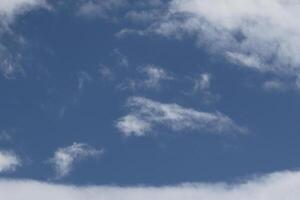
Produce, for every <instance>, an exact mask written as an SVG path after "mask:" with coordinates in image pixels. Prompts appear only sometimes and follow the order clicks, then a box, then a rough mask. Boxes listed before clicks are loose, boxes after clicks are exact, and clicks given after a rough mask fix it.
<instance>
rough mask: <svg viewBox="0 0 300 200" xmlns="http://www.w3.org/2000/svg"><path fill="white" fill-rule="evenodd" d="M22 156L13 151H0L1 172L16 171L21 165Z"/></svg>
mask: <svg viewBox="0 0 300 200" xmlns="http://www.w3.org/2000/svg"><path fill="white" fill-rule="evenodd" d="M21 164H22V163H21V160H20V158H19V157H18V156H17V155H16V154H15V153H13V152H11V151H0V173H4V172H11V171H15V170H16V169H17V167H20V166H21Z"/></svg>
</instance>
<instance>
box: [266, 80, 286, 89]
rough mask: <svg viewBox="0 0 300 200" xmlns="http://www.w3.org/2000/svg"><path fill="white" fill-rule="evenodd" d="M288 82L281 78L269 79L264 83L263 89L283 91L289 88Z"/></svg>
mask: <svg viewBox="0 0 300 200" xmlns="http://www.w3.org/2000/svg"><path fill="white" fill-rule="evenodd" d="M287 86H288V84H287V83H284V82H282V81H280V80H269V81H266V82H264V83H263V89H265V90H267V91H283V90H286V89H287Z"/></svg>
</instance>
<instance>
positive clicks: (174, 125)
mask: <svg viewBox="0 0 300 200" xmlns="http://www.w3.org/2000/svg"><path fill="white" fill-rule="evenodd" d="M127 106H128V107H129V109H130V113H129V114H128V115H126V116H124V117H122V118H120V119H119V120H118V121H117V124H116V127H117V128H118V129H119V130H120V131H121V132H122V133H123V134H125V135H126V136H131V135H133V136H144V135H146V134H149V133H151V132H153V128H154V127H157V126H166V127H167V128H170V129H171V130H172V131H176V132H178V131H199V132H212V133H221V132H245V131H246V129H244V128H242V127H240V126H238V125H236V124H235V123H234V122H233V120H232V119H230V118H229V117H227V116H226V115H224V114H222V113H220V112H215V113H209V112H202V111H197V110H194V109H191V108H184V107H182V106H180V105H177V104H174V103H173V104H165V103H160V102H157V101H153V100H150V99H147V98H143V97H132V98H129V99H128V102H127Z"/></svg>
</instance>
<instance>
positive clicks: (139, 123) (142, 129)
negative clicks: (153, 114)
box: [116, 114, 151, 136]
mask: <svg viewBox="0 0 300 200" xmlns="http://www.w3.org/2000/svg"><path fill="white" fill-rule="evenodd" d="M116 126H117V128H118V129H119V130H120V131H122V132H123V133H124V134H125V136H131V135H136V136H143V135H144V134H145V133H146V132H148V131H150V130H151V122H147V121H144V120H142V119H139V118H138V117H137V116H136V115H134V114H133V115H131V114H129V115H126V116H125V117H122V118H121V119H120V120H119V121H118V123H117V125H116Z"/></svg>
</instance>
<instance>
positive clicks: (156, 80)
mask: <svg viewBox="0 0 300 200" xmlns="http://www.w3.org/2000/svg"><path fill="white" fill-rule="evenodd" d="M141 71H142V72H143V73H144V74H146V80H144V81H143V83H142V84H143V85H144V86H145V87H147V88H159V87H160V83H161V82H162V81H164V80H172V79H174V78H173V77H172V76H171V75H170V74H169V73H168V72H166V70H164V69H162V68H160V67H158V66H155V65H147V66H145V67H144V68H143V69H142V70H141Z"/></svg>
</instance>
